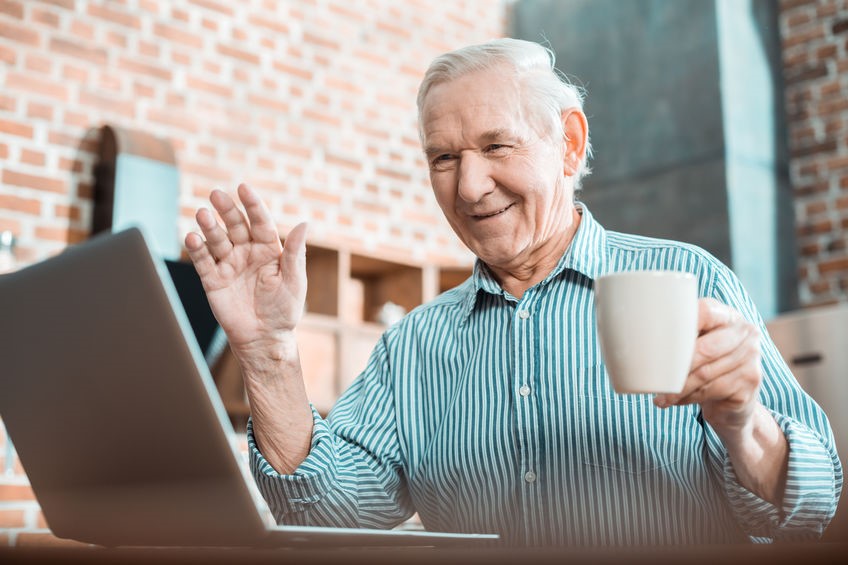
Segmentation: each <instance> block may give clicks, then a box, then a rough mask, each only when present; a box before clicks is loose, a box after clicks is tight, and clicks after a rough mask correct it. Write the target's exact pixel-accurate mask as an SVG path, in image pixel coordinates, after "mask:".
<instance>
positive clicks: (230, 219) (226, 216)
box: [209, 190, 250, 245]
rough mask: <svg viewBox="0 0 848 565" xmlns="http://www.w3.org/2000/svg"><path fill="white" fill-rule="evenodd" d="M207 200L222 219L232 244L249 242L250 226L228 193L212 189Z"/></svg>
mask: <svg viewBox="0 0 848 565" xmlns="http://www.w3.org/2000/svg"><path fill="white" fill-rule="evenodd" d="M209 201H210V202H211V203H212V205H213V206H214V207H215V210H216V211H217V212H218V215H220V216H221V219H222V220H224V225H226V226H227V234H228V235H229V239H230V241H231V242H232V243H233V244H234V245H235V244H238V243H247V242H249V241H250V228H249V227H248V225H247V219H246V218H245V217H244V214H242V212H241V210H239V208H238V206H236V203H235V202H233V199H232V198H231V197H230V195H229V194H227V193H226V192H224V191H222V190H213V191H212V194H210V195H209Z"/></svg>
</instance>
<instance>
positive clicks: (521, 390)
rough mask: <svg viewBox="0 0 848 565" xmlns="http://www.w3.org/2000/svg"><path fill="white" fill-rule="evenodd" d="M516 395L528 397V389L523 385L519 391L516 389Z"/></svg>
mask: <svg viewBox="0 0 848 565" xmlns="http://www.w3.org/2000/svg"><path fill="white" fill-rule="evenodd" d="M518 394H520V395H521V396H530V387H529V386H527V385H523V386H522V387H521V388H520V389H518Z"/></svg>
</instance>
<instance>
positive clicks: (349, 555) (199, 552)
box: [0, 543, 848, 565]
mask: <svg viewBox="0 0 848 565" xmlns="http://www.w3.org/2000/svg"><path fill="white" fill-rule="evenodd" d="M345 561H350V562H351V563H369V564H374V565H380V564H386V565H388V564H393V565H394V564H397V563H402V565H415V564H419V563H438V564H439V565H447V564H449V563H463V564H475V563H481V564H482V563H486V564H488V565H492V564H498V563H510V564H513V563H518V564H519V565H521V564H522V563H529V562H532V564H533V565H541V564H545V563H597V564H610V565H612V564H615V565H620V564H628V563H634V564H635V563H646V564H647V563H649V564H651V565H661V564H666V563H667V564H675V565H677V564H680V563H685V564H687V565H691V564H702V563H703V564H704V565H707V564H709V565H716V564H718V565H724V564H726V563H727V564H729V563H750V564H757V563H764V564H768V565H782V564H793V565H797V564H802V565H812V564H815V563H845V562H848V543H807V544H775V545H729V546H725V545H711V546H688V547H660V548H657V547H651V548H648V547H639V548H627V549H575V548H530V549H522V548H495V549H457V548H450V549H448V548H441V549H435V548H391V547H390V548H374V549H368V548H364V549H363V548H357V549H335V550H326V549H274V550H269V549H250V548H109V549H107V548H99V547H91V548H50V547H20V548H12V547H7V548H0V563H3V564H4V565H8V564H12V563H22V564H24V563H26V564H29V563H32V564H36V563H39V564H40V563H63V564H68V563H71V564H73V563H86V564H95V565H97V564H100V563H103V564H106V563H110V564H111V563H122V564H128V565H135V564H138V565H142V564H147V563H151V564H156V565H167V564H169V563H185V564H194V563H197V564H201V563H202V564H204V565H215V564H218V563H240V564H241V563H244V564H251V563H275V564H281V563H297V564H298V565H310V564H324V563H327V564H330V563H333V564H336V565H338V564H343V563H344V562H345Z"/></svg>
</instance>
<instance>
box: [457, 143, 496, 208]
mask: <svg viewBox="0 0 848 565" xmlns="http://www.w3.org/2000/svg"><path fill="white" fill-rule="evenodd" d="M494 189H495V181H494V179H493V178H492V175H491V164H490V163H489V162H488V161H487V160H486V159H485V158H484V157H483V156H481V155H479V154H477V153H473V152H468V153H466V154H465V155H462V156H461V158H460V160H459V183H458V186H457V192H458V193H459V197H460V198H462V199H463V200H465V201H466V202H479V201H480V199H482V198H483V197H484V196H485V195H487V194H489V193H490V192H492V191H494Z"/></svg>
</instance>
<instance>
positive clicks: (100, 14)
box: [88, 3, 141, 29]
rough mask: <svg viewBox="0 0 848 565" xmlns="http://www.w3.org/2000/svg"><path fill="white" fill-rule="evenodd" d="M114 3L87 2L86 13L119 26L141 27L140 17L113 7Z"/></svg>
mask: <svg viewBox="0 0 848 565" xmlns="http://www.w3.org/2000/svg"><path fill="white" fill-rule="evenodd" d="M114 5H115V4H114V3H112V4H94V3H92V4H89V5H88V14H89V15H90V16H94V17H95V18H100V19H102V20H105V21H107V22H111V23H114V24H118V25H120V26H124V27H128V28H132V29H141V19H140V18H139V17H138V16H134V15H132V14H128V13H126V12H124V11H121V10H118V9H115V8H114V7H113V6H114Z"/></svg>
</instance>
